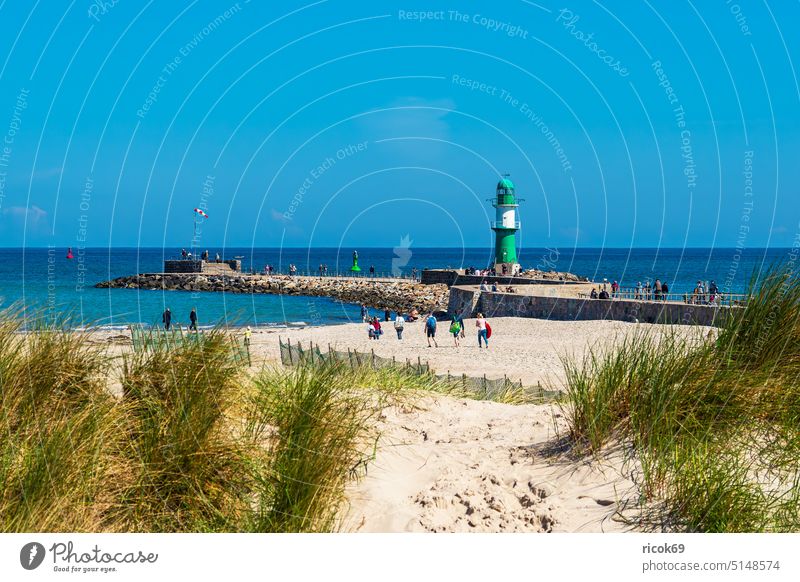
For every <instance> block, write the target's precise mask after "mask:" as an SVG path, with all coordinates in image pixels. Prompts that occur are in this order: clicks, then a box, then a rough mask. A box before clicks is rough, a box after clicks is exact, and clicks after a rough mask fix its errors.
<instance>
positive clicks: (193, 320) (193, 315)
mask: <svg viewBox="0 0 800 582" xmlns="http://www.w3.org/2000/svg"><path fill="white" fill-rule="evenodd" d="M189 330H190V331H191V330H194V331H197V309H196V308H194V307H192V311H191V312H190V313H189Z"/></svg>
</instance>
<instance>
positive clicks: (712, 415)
mask: <svg viewBox="0 0 800 582" xmlns="http://www.w3.org/2000/svg"><path fill="white" fill-rule="evenodd" d="M750 295H751V297H750V299H749V301H748V302H747V304H746V306H745V307H743V308H740V309H736V310H733V311H732V312H731V313H730V314H729V317H728V318H727V319H726V320H725V322H724V324H723V325H722V327H721V328H720V329H719V330H718V333H717V334H716V337H714V334H713V333H712V334H711V335H710V336H703V335H702V334H700V333H698V334H697V335H694V336H693V335H691V334H689V335H687V334H685V333H682V334H679V333H677V332H676V331H675V330H672V331H667V332H666V333H664V334H662V335H654V334H650V333H646V332H644V331H636V332H633V333H631V334H629V335H628V336H626V337H625V338H623V339H620V340H619V341H617V342H615V343H613V344H612V345H610V346H608V347H606V348H604V349H600V350H597V349H595V350H590V352H589V353H588V354H587V355H586V356H585V357H584V358H583V359H580V360H577V359H574V358H567V357H565V358H564V359H563V361H564V367H565V371H566V391H567V398H566V402H565V403H564V404H563V411H564V413H565V415H566V417H567V419H568V421H569V426H570V432H571V437H572V440H573V442H574V443H575V445H576V447H578V449H582V450H585V451H589V452H597V451H599V450H600V449H601V448H602V447H603V446H605V445H607V444H608V443H610V442H611V441H623V442H626V443H630V445H631V447H630V450H631V451H632V455H631V461H632V462H634V463H635V464H636V466H637V468H638V471H639V474H640V475H641V478H640V483H639V485H640V487H641V490H642V494H643V497H644V500H645V501H660V502H662V503H661V504H659V508H660V509H659V511H660V514H659V515H657V516H654V515H652V512H650V511H647V513H648V516H647V522H648V523H651V524H653V525H654V527H657V528H661V529H669V530H680V531H707V532H744V531H747V532H751V531H756V532H757V531H800V504H798V497H800V489H798V481H800V382H798V378H799V376H798V373H800V279H798V277H797V275H796V274H794V273H793V272H792V271H791V269H790V268H789V266H777V267H773V268H772V269H771V270H770V271H769V272H768V273H767V274H766V275H764V276H762V277H761V278H760V279H756V278H754V279H753V280H752V282H751V288H750Z"/></svg>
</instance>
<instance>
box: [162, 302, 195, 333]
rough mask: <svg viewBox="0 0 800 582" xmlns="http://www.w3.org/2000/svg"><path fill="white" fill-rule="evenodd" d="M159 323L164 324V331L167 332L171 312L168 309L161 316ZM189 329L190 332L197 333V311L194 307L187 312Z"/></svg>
mask: <svg viewBox="0 0 800 582" xmlns="http://www.w3.org/2000/svg"><path fill="white" fill-rule="evenodd" d="M161 322H162V323H163V324H164V329H166V330H167V331H169V329H170V328H171V327H172V312H171V311H170V310H169V307H167V308H166V309H165V310H164V313H162V314H161ZM189 329H190V330H191V331H197V309H196V308H195V307H192V310H191V311H190V312H189Z"/></svg>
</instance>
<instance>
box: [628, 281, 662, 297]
mask: <svg viewBox="0 0 800 582" xmlns="http://www.w3.org/2000/svg"><path fill="white" fill-rule="evenodd" d="M668 295H669V285H667V282H666V281H664V282H663V283H662V282H661V280H660V279H656V282H655V283H653V284H652V285H651V284H650V281H645V284H644V285H642V282H641V281H638V282H637V283H636V288H635V289H634V291H633V298H634V299H641V300H644V301H653V300H655V301H666V300H667V296H668Z"/></svg>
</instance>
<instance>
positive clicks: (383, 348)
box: [97, 318, 708, 532]
mask: <svg viewBox="0 0 800 582" xmlns="http://www.w3.org/2000/svg"><path fill="white" fill-rule="evenodd" d="M465 323H466V332H467V337H466V339H464V340H462V342H463V343H462V346H461V347H459V348H456V347H454V346H453V339H452V335H451V334H448V333H447V329H448V324H447V323H446V322H440V323H439V333H438V334H437V339H438V340H439V346H440V347H438V348H428V347H427V342H426V339H425V336H424V333H423V324H422V323H421V322H414V323H410V324H406V329H405V332H404V335H403V339H402V340H398V339H397V336H396V334H395V332H394V329H393V328H392V325H391V323H387V324H385V325H384V327H385V328H386V330H385V334H384V336H383V338H382V339H381V340H379V341H371V340H369V339H368V337H367V332H366V325H364V324H362V323H352V324H345V325H337V326H327V327H306V328H297V329H292V328H258V329H254V330H253V338H252V346H251V352H252V355H253V366H252V368H251V370H252V371H253V372H255V371H257V370H258V369H259V368H260V367H261V366H262V365H264V364H267V365H276V364H277V363H278V359H279V348H278V337H280V338H281V339H282V340H283V341H287V340H291V341H292V343H297V342H302V343H303V344H305V345H308V342H309V341H313V342H314V343H316V344H319V345H320V346H321V347H322V349H323V350H325V349H327V347H328V345H329V344H330V346H331V348H332V349H338V350H342V351H346V350H347V348H350V349H356V350H359V351H361V352H369V351H370V350H373V349H374V350H375V353H376V354H377V355H380V356H383V357H392V356H394V357H395V358H396V359H397V360H399V361H404V360H405V359H406V358H409V359H412V360H414V361H416V359H417V358H420V359H421V360H422V361H427V362H429V363H430V365H431V367H432V368H433V369H434V370H436V371H437V372H440V373H442V372H446V371H448V370H449V371H450V372H451V373H454V374H461V373H466V374H468V375H472V376H481V375H483V374H486V376H487V377H490V378H502V377H503V375H504V374H505V375H508V376H509V377H510V378H512V379H514V380H517V379H522V381H523V384H525V385H527V386H531V385H536V384H537V383H541V384H542V386H544V387H547V388H551V389H552V388H556V389H559V388H563V381H564V375H563V367H562V364H561V360H560V357H561V356H562V355H565V354H568V355H572V356H574V357H581V356H582V355H583V354H584V353H586V350H587V348H588V347H589V346H595V347H601V346H609V345H611V344H612V342H613V341H614V340H615V339H617V338H620V337H622V336H624V335H626V334H629V333H632V332H634V331H646V332H649V333H653V334H656V335H658V334H660V333H662V332H663V331H665V329H666V326H660V325H651V324H642V323H639V324H634V323H625V322H613V321H548V320H539V319H523V318H494V319H491V320H490V323H491V325H492V328H493V330H494V333H493V336H492V339H491V347H490V348H489V349H479V348H478V346H477V339H476V328H475V327H474V320H472V319H468V320H465ZM674 329H676V330H678V332H679V333H684V334H688V335H692V334H697V337H704V336H705V334H707V333H708V329H707V328H698V327H689V326H683V327H677V328H674ZM235 333H242V331H241V330H237V331H235ZM97 341H101V342H106V343H108V344H109V345H110V346H111V349H112V350H114V351H124V350H126V349H130V348H129V347H125V343H126V341H125V334H121V335H120V334H119V332H114V333H106V332H103V333H102V334H101V336H100V337H98V338H97ZM127 344H128V346H129V342H127ZM375 428H376V429H377V430H378V432H379V433H380V438H379V441H378V446H377V449H376V454H375V458H374V459H373V461H372V462H371V463H369V465H368V467H367V471H366V475H361V478H359V479H357V480H355V481H354V482H352V483H351V484H350V485H349V486H348V490H347V498H348V502H349V503H348V510H347V511H346V513H345V514H344V516H343V521H342V523H341V529H342V530H343V531H357V532H401V531H429V532H434V531H442V532H444V531H451V532H460V531H472V532H512V531H526V532H551V531H552V532H559V531H566V532H576V531H590V532H600V531H613V532H618V531H627V530H630V529H636V528H635V527H633V526H631V525H629V524H628V523H629V522H628V523H626V519H627V518H632V517H633V516H632V514H631V513H630V511H631V510H627V509H626V507H628V506H632V505H635V502H636V500H637V498H638V493H639V492H638V490H637V489H636V487H635V485H634V483H633V482H632V481H631V480H630V478H629V476H628V475H627V474H626V470H625V467H626V464H625V463H624V462H623V458H622V454H621V453H620V452H619V451H614V450H613V449H612V450H610V451H609V452H608V453H607V454H605V455H603V456H601V457H592V458H589V459H582V458H575V457H572V456H570V454H568V453H567V452H565V450H564V447H562V446H561V444H560V443H563V442H564V441H563V438H564V437H565V436H566V434H567V424H566V419H565V418H564V416H563V411H561V410H560V409H559V407H558V406H557V405H555V404H552V405H551V404H538V405H522V406H519V405H509V404H500V403H496V402H486V401H475V400H462V399H455V398H450V397H445V396H438V395H429V394H420V396H419V398H418V399H416V400H415V401H414V402H412V403H406V404H403V405H395V406H390V407H387V408H386V409H384V410H383V412H382V414H381V417H380V420H379V421H378V422H377V426H376V427H375ZM622 516H624V518H623V517H622Z"/></svg>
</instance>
